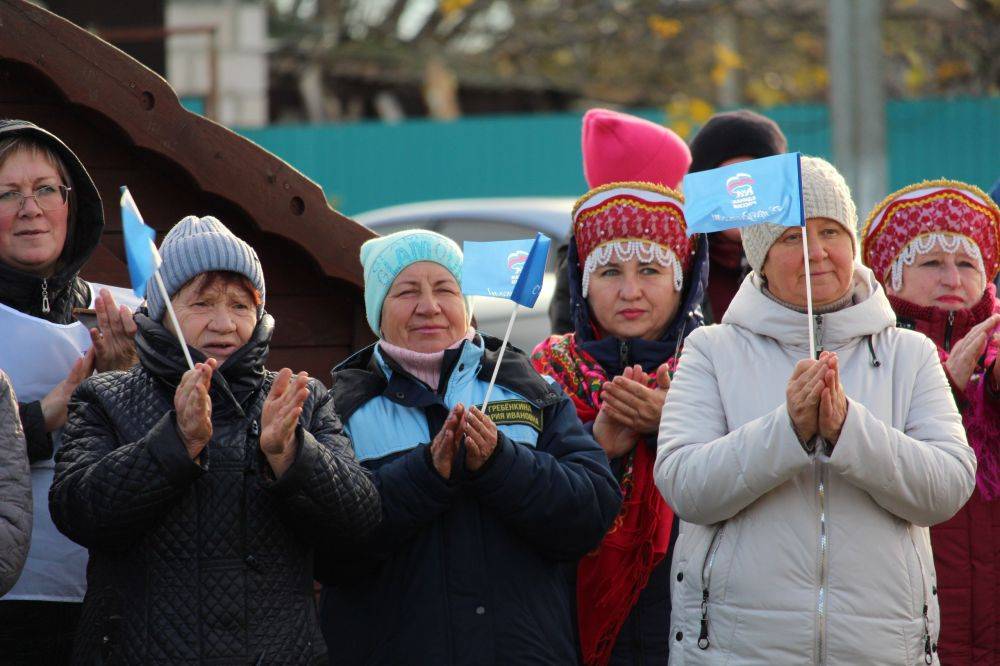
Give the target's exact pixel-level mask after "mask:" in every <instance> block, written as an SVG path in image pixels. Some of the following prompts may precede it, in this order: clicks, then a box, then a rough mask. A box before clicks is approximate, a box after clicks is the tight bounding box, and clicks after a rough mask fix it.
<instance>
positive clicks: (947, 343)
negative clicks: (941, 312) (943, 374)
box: [944, 310, 955, 352]
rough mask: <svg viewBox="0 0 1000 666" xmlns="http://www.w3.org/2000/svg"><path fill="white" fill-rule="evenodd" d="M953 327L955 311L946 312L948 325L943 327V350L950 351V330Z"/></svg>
mask: <svg viewBox="0 0 1000 666" xmlns="http://www.w3.org/2000/svg"><path fill="white" fill-rule="evenodd" d="M954 326H955V311H954V310H950V311H949V312H948V323H947V324H945V325H944V350H945V351H946V352H950V351H951V329H952V327H954Z"/></svg>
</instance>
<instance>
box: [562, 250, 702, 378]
mask: <svg viewBox="0 0 1000 666" xmlns="http://www.w3.org/2000/svg"><path fill="white" fill-rule="evenodd" d="M566 270H567V271H568V276H569V296H570V301H569V303H570V316H571V317H572V318H573V328H574V329H575V331H576V342H577V344H578V345H580V347H581V348H582V349H583V350H584V351H586V352H587V353H588V354H590V355H591V356H593V357H594V360H596V361H597V362H598V363H600V364H601V367H603V368H604V371H605V372H606V373H607V375H608V376H609V377H615V376H617V375H620V374H621V372H622V370H623V369H624V368H625V367H626V366H629V365H635V364H636V363H638V364H639V365H641V366H642V369H643V370H644V371H645V372H655V371H656V369H657V368H658V367H659V366H660V365H661V364H662V363H664V362H665V361H666V360H667V359H669V358H671V357H672V356H673V355H674V353H675V352H676V351H677V348H678V343H679V342H680V341H682V340H683V339H684V338H685V337H687V335H688V334H689V333H691V331H693V330H694V329H696V328H698V327H699V326H701V325H702V323H703V322H704V317H703V316H702V313H701V302H702V300H703V299H704V297H705V288H706V286H707V285H708V238H707V237H705V235H704V234H700V235H699V236H698V249H697V251H696V252H695V255H694V260H693V261H692V263H691V269H690V270H689V271H688V274H687V275H685V276H684V291H683V292H682V293H681V306H680V307H679V308H678V309H677V314H676V315H675V316H674V319H673V321H671V322H670V325H669V326H667V330H666V332H665V333H664V334H663V337H661V338H660V339H659V340H655V341H650V340H642V339H640V338H615V337H610V336H609V337H606V338H602V339H600V340H598V339H596V336H595V334H594V326H593V322H592V320H591V318H590V307H589V306H588V305H587V300H586V299H585V298H584V297H583V276H582V274H581V271H580V267H579V261H578V260H577V252H576V238H574V237H571V238H570V239H569V252H568V254H567V256H566Z"/></svg>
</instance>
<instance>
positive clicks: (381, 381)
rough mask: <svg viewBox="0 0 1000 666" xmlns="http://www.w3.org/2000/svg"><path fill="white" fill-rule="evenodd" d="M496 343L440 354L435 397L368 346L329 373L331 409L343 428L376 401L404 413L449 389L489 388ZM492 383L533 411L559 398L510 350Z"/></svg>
mask: <svg viewBox="0 0 1000 666" xmlns="http://www.w3.org/2000/svg"><path fill="white" fill-rule="evenodd" d="M500 343H501V341H500V340H498V339H497V338H494V337H491V336H488V335H482V334H477V335H476V337H475V338H473V339H472V340H471V341H470V340H467V341H465V342H464V343H462V345H461V346H460V347H458V348H457V349H449V350H446V351H445V357H444V363H443V364H442V367H441V381H440V383H439V388H438V393H434V392H433V391H431V390H430V388H428V386H427V385H426V384H424V383H423V382H421V381H420V380H418V379H416V378H415V377H413V376H412V375H410V374H409V373H408V372H406V370H404V369H403V368H402V367H401V366H400V365H399V364H398V363H396V362H395V361H394V360H393V359H392V358H391V357H390V356H388V355H385V354H382V353H381V350H380V349H378V344H377V343H376V344H372V345H369V346H368V347H366V348H364V349H362V350H361V351H359V352H357V353H355V354H354V355H352V356H350V357H349V358H347V359H346V360H345V361H343V362H342V363H341V364H340V365H338V366H337V367H335V368H334V369H333V392H334V405H335V406H336V409H337V412H338V414H340V417H341V418H342V419H343V420H344V421H345V422H346V421H347V420H348V419H349V418H350V417H351V415H352V414H353V413H354V412H355V411H356V410H357V409H358V408H359V407H361V406H362V405H363V404H365V403H366V402H368V401H369V400H371V399H372V398H374V397H376V396H379V395H381V396H383V397H385V398H386V399H388V400H391V401H393V402H396V403H399V404H402V405H405V406H408V407H418V408H423V407H427V406H429V405H431V404H435V403H439V402H441V400H442V396H443V395H445V394H446V393H447V390H448V388H449V387H451V386H456V385H460V384H463V383H465V382H470V381H473V380H479V381H483V382H489V381H490V378H491V377H492V376H493V370H494V368H496V365H497V358H498V356H499V352H500ZM496 383H497V385H498V386H503V387H504V388H507V389H509V390H511V391H514V392H515V393H517V394H518V395H520V396H522V397H524V399H525V400H527V401H528V402H530V403H532V404H533V405H534V406H536V407H542V408H544V407H547V406H548V405H551V404H554V403H556V402H558V401H559V399H560V397H561V395H562V394H561V393H559V392H557V391H556V390H555V389H554V388H553V387H552V386H551V385H550V384H549V383H548V382H547V381H545V380H544V379H543V378H542V377H541V376H540V375H539V374H538V373H537V372H536V371H535V369H534V367H532V365H531V361H530V360H528V357H527V356H525V355H524V352H522V351H521V350H520V349H518V348H517V347H514V346H512V345H510V344H508V345H507V350H506V351H505V352H504V356H503V359H502V360H501V361H500V369H499V370H498V371H497V380H496Z"/></svg>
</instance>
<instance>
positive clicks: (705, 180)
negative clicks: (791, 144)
mask: <svg viewBox="0 0 1000 666" xmlns="http://www.w3.org/2000/svg"><path fill="white" fill-rule="evenodd" d="M799 159H800V155H799V153H786V154H784V155H774V156H772V157H762V158H760V159H757V160H750V161H749V162H739V163H737V164H730V165H728V166H724V167H719V168H718V169H710V170H709V171H700V172H698V173H689V174H688V175H686V176H684V185H683V189H684V220H685V222H686V224H687V232H688V235H689V236H691V235H693V234H701V233H709V232H712V231H722V230H723V229H732V228H734V227H745V226H748V225H751V224H760V223H762V222H770V223H771V224H780V225H782V226H785V227H797V226H802V225H804V224H805V217H804V216H803V206H802V173H801V170H800V167H799Z"/></svg>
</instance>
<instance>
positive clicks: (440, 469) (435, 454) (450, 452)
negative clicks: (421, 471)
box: [431, 403, 465, 479]
mask: <svg viewBox="0 0 1000 666" xmlns="http://www.w3.org/2000/svg"><path fill="white" fill-rule="evenodd" d="M463 416H465V407H464V406H463V405H462V403H458V404H457V405H455V406H454V407H453V408H452V410H451V413H450V414H448V418H447V419H445V422H444V425H443V426H441V430H439V431H438V434H437V435H435V436H434V440H433V441H432V442H431V461H432V462H433V463H434V469H436V470H437V473H438V474H440V475H441V478H443V479H449V478H451V465H452V463H453V462H454V460H455V454H456V453H457V452H458V444H459V442H460V440H461V437H462V420H463V419H462V417H463Z"/></svg>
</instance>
